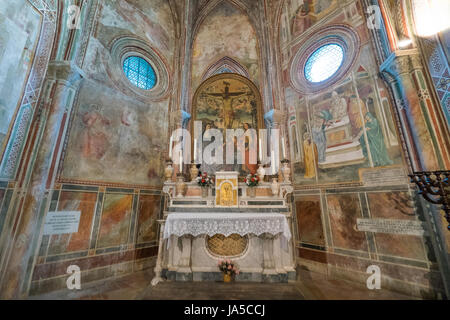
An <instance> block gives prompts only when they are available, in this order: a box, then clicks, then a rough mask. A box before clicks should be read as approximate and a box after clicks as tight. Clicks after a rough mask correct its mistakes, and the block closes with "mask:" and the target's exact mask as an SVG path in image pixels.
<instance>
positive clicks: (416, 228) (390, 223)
mask: <svg viewBox="0 0 450 320" xmlns="http://www.w3.org/2000/svg"><path fill="white" fill-rule="evenodd" d="M356 227H357V229H358V231H368V232H376V233H390V234H406V235H413V236H423V235H424V233H425V231H424V229H423V226H422V222H421V221H417V220H395V219H357V221H356Z"/></svg>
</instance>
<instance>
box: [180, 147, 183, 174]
mask: <svg viewBox="0 0 450 320" xmlns="http://www.w3.org/2000/svg"><path fill="white" fill-rule="evenodd" d="M180 173H183V151H181V150H180Z"/></svg>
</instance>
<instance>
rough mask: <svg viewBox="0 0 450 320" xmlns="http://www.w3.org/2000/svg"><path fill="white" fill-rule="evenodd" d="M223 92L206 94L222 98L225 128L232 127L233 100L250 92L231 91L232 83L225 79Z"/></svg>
mask: <svg viewBox="0 0 450 320" xmlns="http://www.w3.org/2000/svg"><path fill="white" fill-rule="evenodd" d="M223 84H224V85H225V89H224V90H223V92H214V93H205V95H206V96H210V97H214V98H217V97H220V98H222V106H223V124H224V129H232V125H233V120H234V111H233V102H234V100H235V99H237V98H239V97H242V96H246V95H248V92H243V91H241V92H230V83H229V82H226V81H224V82H223Z"/></svg>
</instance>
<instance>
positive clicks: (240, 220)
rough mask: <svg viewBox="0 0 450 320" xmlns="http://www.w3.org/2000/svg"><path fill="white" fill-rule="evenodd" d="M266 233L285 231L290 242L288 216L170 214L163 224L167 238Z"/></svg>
mask: <svg viewBox="0 0 450 320" xmlns="http://www.w3.org/2000/svg"><path fill="white" fill-rule="evenodd" d="M264 233H268V234H271V235H274V236H275V235H277V234H282V236H283V237H284V238H285V239H286V240H287V241H289V240H290V239H291V231H290V229H289V224H288V222H287V219H286V216H284V215H283V214H281V213H217V212H214V213H171V214H169V215H168V217H167V220H166V223H165V226H164V239H168V238H170V236H172V235H175V236H177V237H181V236H183V235H188V234H190V235H192V236H194V237H197V236H199V235H208V236H211V237H212V236H214V235H216V234H223V235H224V236H227V237H228V236H230V235H232V234H239V235H240V236H245V235H248V234H255V235H256V236H260V235H262V234H264Z"/></svg>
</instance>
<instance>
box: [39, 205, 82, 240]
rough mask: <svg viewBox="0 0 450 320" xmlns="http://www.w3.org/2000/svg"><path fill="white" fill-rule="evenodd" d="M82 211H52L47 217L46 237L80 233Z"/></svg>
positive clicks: (45, 225)
mask: <svg viewBox="0 0 450 320" xmlns="http://www.w3.org/2000/svg"><path fill="white" fill-rule="evenodd" d="M80 217H81V211H50V212H49V213H47V216H46V217H45V224H44V235H52V234H66V233H75V232H78V226H79V225H80Z"/></svg>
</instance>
